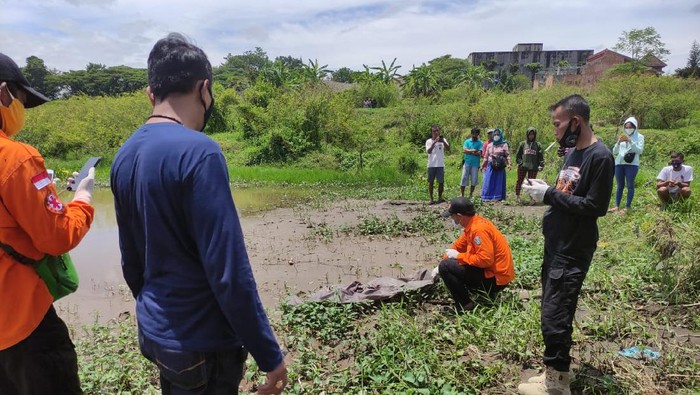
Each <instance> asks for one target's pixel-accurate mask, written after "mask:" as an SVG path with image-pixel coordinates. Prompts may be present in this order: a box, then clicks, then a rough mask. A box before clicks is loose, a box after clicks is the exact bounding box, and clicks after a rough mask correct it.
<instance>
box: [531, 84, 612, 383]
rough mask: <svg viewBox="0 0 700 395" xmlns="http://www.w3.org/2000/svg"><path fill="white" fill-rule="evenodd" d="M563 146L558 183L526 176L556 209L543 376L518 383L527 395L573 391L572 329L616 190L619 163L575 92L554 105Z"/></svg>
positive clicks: (547, 267) (546, 268) (548, 227)
mask: <svg viewBox="0 0 700 395" xmlns="http://www.w3.org/2000/svg"><path fill="white" fill-rule="evenodd" d="M550 111H551V113H552V123H553V124H554V134H555V135H556V138H557V140H558V141H559V144H560V146H562V147H564V148H567V147H572V148H574V149H572V150H570V151H569V152H568V153H567V154H566V157H565V159H564V165H563V166H562V169H561V171H560V172H559V176H558V177H557V181H556V185H555V186H554V187H550V186H548V185H547V183H546V182H544V181H543V180H537V179H535V180H529V181H528V180H525V182H524V183H523V185H522V188H523V190H524V191H525V192H526V193H528V194H529V195H530V196H531V197H532V198H533V199H534V200H536V201H540V202H544V203H545V204H547V205H549V206H550V208H549V209H548V210H547V212H546V213H545V214H544V219H543V220H542V233H543V234H544V259H543V263H542V323H541V326H542V337H543V339H544V345H545V350H544V364H545V366H546V370H545V372H544V374H543V375H541V376H537V377H533V378H531V379H530V380H528V382H527V383H524V384H520V386H518V392H519V393H520V394H523V395H535V394H561V395H567V394H570V393H571V391H570V389H569V382H570V377H569V368H570V364H571V357H570V355H569V350H570V349H571V343H572V342H571V332H572V331H573V327H572V323H573V320H574V313H575V312H576V304H577V302H578V297H579V293H580V291H581V286H582V284H583V280H584V279H585V278H586V273H588V268H589V266H590V263H591V259H592V258H593V253H594V252H595V249H596V243H597V242H598V217H602V216H604V215H605V213H606V211H607V209H608V204H609V203H610V195H611V193H612V184H613V176H614V174H615V161H614V159H613V156H612V153H611V152H610V150H609V149H608V148H607V147H606V146H605V145H604V144H603V143H602V142H600V141H598V139H597V138H596V137H595V135H594V134H593V131H592V129H591V127H590V125H589V116H590V107H589V105H588V103H587V102H586V100H585V99H584V98H583V97H581V96H579V95H571V96H568V97H565V98H564V99H562V100H560V101H559V102H558V103H556V104H555V105H553V106H552V107H550Z"/></svg>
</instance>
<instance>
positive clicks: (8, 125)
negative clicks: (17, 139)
mask: <svg viewBox="0 0 700 395" xmlns="http://www.w3.org/2000/svg"><path fill="white" fill-rule="evenodd" d="M0 120H2V124H0V129H2V131H3V132H5V134H6V135H8V136H13V135H15V134H17V132H19V131H20V130H22V127H23V126H24V104H22V102H21V101H19V100H17V99H12V103H10V105H9V106H7V107H5V106H2V105H0Z"/></svg>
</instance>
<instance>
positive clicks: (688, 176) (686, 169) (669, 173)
mask: <svg viewBox="0 0 700 395" xmlns="http://www.w3.org/2000/svg"><path fill="white" fill-rule="evenodd" d="M656 179H657V180H663V181H671V180H674V181H680V182H690V181H693V168H692V167H690V166H686V165H681V169H680V170H679V171H673V166H666V167H664V168H663V169H661V171H660V172H659V175H658V176H656Z"/></svg>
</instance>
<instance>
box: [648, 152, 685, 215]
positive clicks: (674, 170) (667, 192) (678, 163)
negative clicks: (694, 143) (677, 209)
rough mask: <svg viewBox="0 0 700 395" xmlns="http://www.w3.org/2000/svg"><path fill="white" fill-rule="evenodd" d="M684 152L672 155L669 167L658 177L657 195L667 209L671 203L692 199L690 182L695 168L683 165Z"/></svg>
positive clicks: (662, 170)
mask: <svg viewBox="0 0 700 395" xmlns="http://www.w3.org/2000/svg"><path fill="white" fill-rule="evenodd" d="M684 159H685V157H684V155H683V153H682V152H673V153H671V162H670V163H669V166H666V167H664V168H663V169H661V171H660V172H659V175H658V176H656V194H657V195H659V199H661V203H662V204H663V206H664V207H665V206H666V205H668V204H669V203H672V202H676V201H678V200H680V199H687V198H689V197H690V182H691V181H693V168H692V167H690V166H686V165H684V164H683V160H684Z"/></svg>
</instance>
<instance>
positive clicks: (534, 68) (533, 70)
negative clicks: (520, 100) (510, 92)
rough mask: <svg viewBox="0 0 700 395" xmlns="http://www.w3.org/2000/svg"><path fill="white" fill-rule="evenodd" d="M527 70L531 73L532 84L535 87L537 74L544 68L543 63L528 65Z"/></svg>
mask: <svg viewBox="0 0 700 395" xmlns="http://www.w3.org/2000/svg"><path fill="white" fill-rule="evenodd" d="M525 68H526V69H527V70H528V71H529V72H530V74H531V75H530V82H531V83H532V84H533V85H534V84H535V74H537V73H538V72H539V71H540V70H542V69H543V68H544V66H543V65H542V63H540V62H534V63H528V64H526V65H525Z"/></svg>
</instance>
